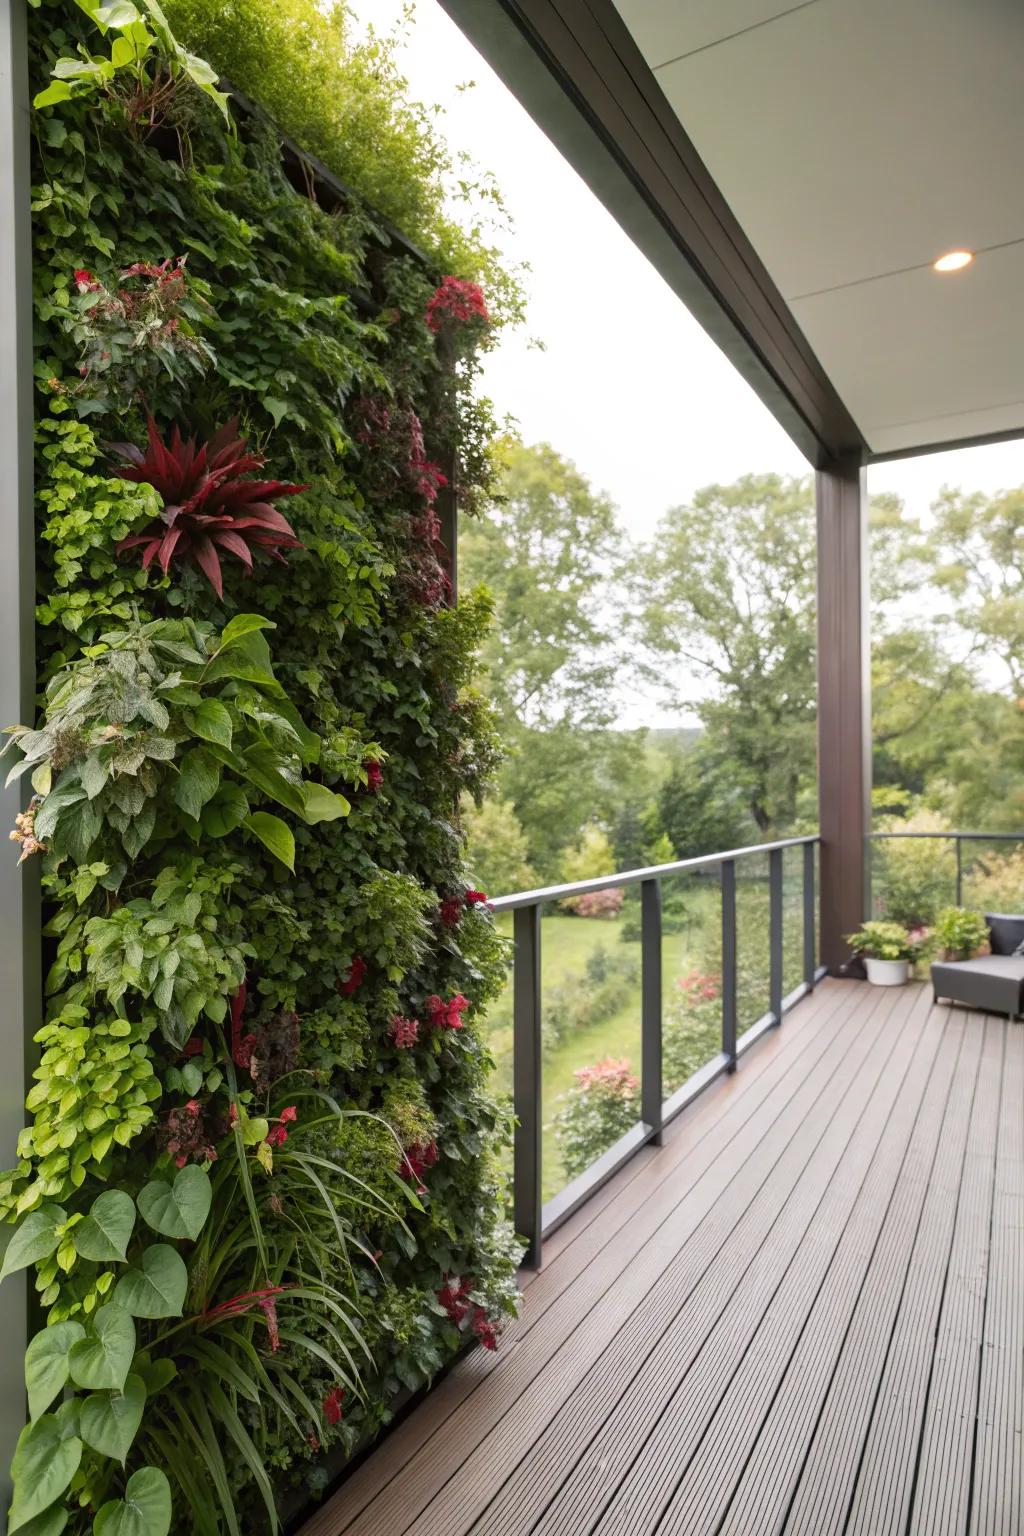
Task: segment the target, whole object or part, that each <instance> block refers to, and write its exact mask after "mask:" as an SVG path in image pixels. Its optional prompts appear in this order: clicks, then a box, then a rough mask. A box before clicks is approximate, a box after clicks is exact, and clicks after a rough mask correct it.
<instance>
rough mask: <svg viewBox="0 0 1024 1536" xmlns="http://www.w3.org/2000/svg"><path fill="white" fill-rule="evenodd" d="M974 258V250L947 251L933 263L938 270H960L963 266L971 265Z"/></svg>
mask: <svg viewBox="0 0 1024 1536" xmlns="http://www.w3.org/2000/svg"><path fill="white" fill-rule="evenodd" d="M973 260H974V252H973V251H947V252H946V254H945V256H940V257H939V259H938V261H936V262H933V263H932V265H933V266H934V268H935V270H936V272H959V271H960V269H961V268H962V267H969V266H970V264H971V262H972V261H973Z"/></svg>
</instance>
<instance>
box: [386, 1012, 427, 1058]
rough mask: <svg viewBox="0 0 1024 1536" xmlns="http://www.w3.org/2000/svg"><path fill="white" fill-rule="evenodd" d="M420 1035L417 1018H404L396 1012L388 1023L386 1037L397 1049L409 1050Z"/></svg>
mask: <svg viewBox="0 0 1024 1536" xmlns="http://www.w3.org/2000/svg"><path fill="white" fill-rule="evenodd" d="M419 1037H420V1021H419V1019H405V1018H403V1017H402V1015H401V1014H400V1013H399V1014H396V1015H395V1017H394V1018H393V1019H392V1020H391V1023H390V1024H389V1025H388V1039H389V1040H390V1041H391V1044H392V1045H395V1046H397V1047H398V1049H399V1050H409V1049H410V1048H411V1047H412V1046H414V1045H415V1044H416V1041H417V1040H418V1039H419Z"/></svg>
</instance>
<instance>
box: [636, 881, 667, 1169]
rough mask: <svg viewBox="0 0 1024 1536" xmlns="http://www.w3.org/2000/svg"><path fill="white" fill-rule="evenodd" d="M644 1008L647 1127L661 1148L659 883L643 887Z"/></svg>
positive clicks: (642, 1035) (642, 1042) (642, 1059)
mask: <svg viewBox="0 0 1024 1536" xmlns="http://www.w3.org/2000/svg"><path fill="white" fill-rule="evenodd" d="M640 923H641V929H640V931H641V945H640V949H641V1004H640V1062H641V1065H640V1096H641V1111H640V1112H641V1115H642V1117H643V1121H644V1124H645V1125H647V1126H649V1127H650V1128H651V1130H653V1131H654V1133H655V1134H654V1136H653V1138H652V1140H653V1141H654V1143H655V1145H657V1146H660V1145H661V1110H662V1088H661V886H660V884H659V882H658V881H657V880H643V881H641V884H640Z"/></svg>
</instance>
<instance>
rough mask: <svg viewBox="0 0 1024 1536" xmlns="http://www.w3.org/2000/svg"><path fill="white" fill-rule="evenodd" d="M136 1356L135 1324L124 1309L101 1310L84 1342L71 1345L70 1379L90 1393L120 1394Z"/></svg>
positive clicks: (119, 1307) (112, 1307)
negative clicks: (106, 1392) (107, 1392)
mask: <svg viewBox="0 0 1024 1536" xmlns="http://www.w3.org/2000/svg"><path fill="white" fill-rule="evenodd" d="M134 1354H135V1324H134V1323H133V1322H132V1320H131V1318H130V1317H129V1315H128V1313H127V1312H126V1311H125V1309H124V1307H121V1306H117V1305H116V1304H114V1303H111V1304H110V1305H108V1306H106V1307H99V1308H98V1309H97V1310H96V1311H95V1312H94V1313H93V1315H92V1317H91V1318H90V1320H89V1327H88V1329H87V1330H86V1335H85V1338H84V1339H79V1341H78V1343H77V1344H72V1346H71V1353H70V1355H69V1357H68V1359H69V1362H70V1365H71V1380H72V1381H73V1382H74V1383H75V1385H76V1386H78V1387H85V1388H87V1389H88V1390H90V1391H96V1392H102V1391H104V1390H110V1391H114V1392H120V1391H121V1389H122V1387H123V1386H124V1383H125V1378H126V1376H127V1375H128V1372H129V1371H130V1369H131V1364H132V1356H133V1355H134Z"/></svg>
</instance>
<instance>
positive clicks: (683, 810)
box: [658, 746, 754, 859]
mask: <svg viewBox="0 0 1024 1536" xmlns="http://www.w3.org/2000/svg"><path fill="white" fill-rule="evenodd" d="M658 811H659V815H660V818H661V824H662V826H663V827H664V828H665V832H666V834H667V835H668V838H669V841H670V842H671V845H672V848H673V850H674V857H675V858H677V859H695V858H698V857H699V856H700V855H701V854H702V853H721V852H724V850H725V849H727V848H738V847H742V846H743V845H744V844H746V843H749V842H750V841H751V840H752V834H753V833H754V827H753V826H752V824H751V820H750V815H749V812H748V810H747V807H746V805H745V803H744V798H743V795H742V792H741V791H740V790H739V789H738V788H737V787H736V785H735V783H734V782H732V781H731V778H730V769H729V765H728V763H726V764H725V765H724V767H723V765H722V764H720V763H718V762H716V761H715V758H714V754H713V753H711V752H709V751H708V750H707V749H706V748H704V747H700V746H698V747H696V748H694V749H693V750H692V751H690V752H687V753H686V754H685V756H683V757H680V759H679V761H678V762H677V763H676V765H675V767H674V768H673V769H672V772H671V773H670V774H669V776H668V778H667V779H666V780H665V783H664V784H663V785H662V786H661V790H660V792H659V795H658Z"/></svg>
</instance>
